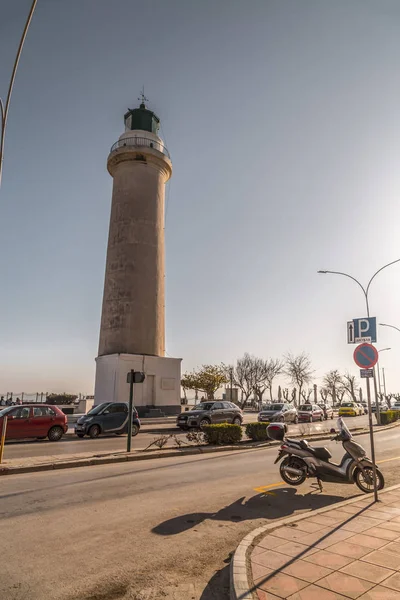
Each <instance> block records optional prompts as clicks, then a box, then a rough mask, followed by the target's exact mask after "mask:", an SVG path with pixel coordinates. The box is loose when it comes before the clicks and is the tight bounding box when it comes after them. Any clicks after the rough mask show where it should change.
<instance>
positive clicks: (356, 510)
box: [340, 504, 360, 515]
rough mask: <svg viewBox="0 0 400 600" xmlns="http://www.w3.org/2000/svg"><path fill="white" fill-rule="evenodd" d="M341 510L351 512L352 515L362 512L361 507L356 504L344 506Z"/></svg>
mask: <svg viewBox="0 0 400 600" xmlns="http://www.w3.org/2000/svg"><path fill="white" fill-rule="evenodd" d="M340 510H341V511H342V512H345V513H349V514H350V515H355V514H357V513H359V512H360V508H359V507H358V506H354V505H353V504H349V505H348V506H342V508H341V509H340Z"/></svg>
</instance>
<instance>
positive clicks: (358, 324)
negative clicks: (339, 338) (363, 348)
mask: <svg viewBox="0 0 400 600" xmlns="http://www.w3.org/2000/svg"><path fill="white" fill-rule="evenodd" d="M364 342H367V343H369V344H373V343H375V342H376V317H363V318H361V319H353V320H352V321H348V323H347V343H348V344H361V343H364Z"/></svg>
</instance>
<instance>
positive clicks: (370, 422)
mask: <svg viewBox="0 0 400 600" xmlns="http://www.w3.org/2000/svg"><path fill="white" fill-rule="evenodd" d="M367 401H368V421H369V438H370V442H371V460H372V473H373V478H374V501H375V502H378V486H377V481H376V465H375V443H374V430H373V425H372V410H371V387H370V384H369V378H367Z"/></svg>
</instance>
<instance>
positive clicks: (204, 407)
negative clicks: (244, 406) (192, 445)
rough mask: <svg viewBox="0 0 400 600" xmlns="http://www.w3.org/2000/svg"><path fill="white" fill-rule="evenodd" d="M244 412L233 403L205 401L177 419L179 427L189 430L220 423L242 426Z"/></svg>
mask: <svg viewBox="0 0 400 600" xmlns="http://www.w3.org/2000/svg"><path fill="white" fill-rule="evenodd" d="M242 421H243V414H242V411H241V410H240V408H239V407H238V406H236V404H233V402H226V401H223V402H221V401H218V400H217V401H215V400H210V401H208V402H207V401H205V402H200V404H197V405H196V406H195V407H194V409H193V410H188V411H186V412H183V413H181V414H180V415H179V416H178V418H177V419H176V425H177V427H180V429H184V430H187V429H189V428H190V427H200V429H201V428H202V427H204V425H210V424H213V425H214V424H218V423H233V424H234V425H241V424H242Z"/></svg>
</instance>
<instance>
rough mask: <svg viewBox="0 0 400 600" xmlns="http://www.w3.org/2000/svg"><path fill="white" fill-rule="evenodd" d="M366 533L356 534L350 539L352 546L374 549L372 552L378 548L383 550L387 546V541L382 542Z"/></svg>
mask: <svg viewBox="0 0 400 600" xmlns="http://www.w3.org/2000/svg"><path fill="white" fill-rule="evenodd" d="M367 534H368V532H367ZM367 534H364V533H356V535H353V537H351V538H349V540H348V541H349V542H350V543H351V544H358V545H359V546H366V547H367V548H372V550H376V549H377V548H381V547H382V546H384V545H385V544H387V540H382V539H380V538H376V537H372V536H371V537H370V536H369V535H367Z"/></svg>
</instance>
